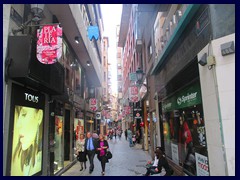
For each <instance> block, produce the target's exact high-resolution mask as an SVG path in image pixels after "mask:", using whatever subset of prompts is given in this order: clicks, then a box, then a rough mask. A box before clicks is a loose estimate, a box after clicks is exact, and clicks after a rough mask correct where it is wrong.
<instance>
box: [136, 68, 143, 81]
mask: <svg viewBox="0 0 240 180" xmlns="http://www.w3.org/2000/svg"><path fill="white" fill-rule="evenodd" d="M143 75H144V73H143V70H142V69H141V68H140V67H139V68H138V70H136V76H137V83H138V84H141V83H142V79H143Z"/></svg>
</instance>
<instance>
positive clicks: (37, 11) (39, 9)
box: [31, 4, 45, 22]
mask: <svg viewBox="0 0 240 180" xmlns="http://www.w3.org/2000/svg"><path fill="white" fill-rule="evenodd" d="M44 6H45V4H31V12H32V13H33V19H32V21H34V22H38V21H40V20H41V19H42V17H43V9H44Z"/></svg>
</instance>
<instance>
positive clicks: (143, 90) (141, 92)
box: [139, 84, 147, 99]
mask: <svg viewBox="0 0 240 180" xmlns="http://www.w3.org/2000/svg"><path fill="white" fill-rule="evenodd" d="M139 94H140V97H141V99H143V98H144V96H145V95H146V94H147V86H146V84H144V85H142V86H141V88H140V90H139Z"/></svg>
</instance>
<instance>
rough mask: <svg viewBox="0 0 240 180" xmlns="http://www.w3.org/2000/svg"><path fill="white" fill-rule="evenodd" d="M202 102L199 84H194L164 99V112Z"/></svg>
mask: <svg viewBox="0 0 240 180" xmlns="http://www.w3.org/2000/svg"><path fill="white" fill-rule="evenodd" d="M201 103H202V97H201V90H200V85H199V84H194V85H192V86H190V87H188V88H186V89H184V90H182V91H180V92H179V93H177V94H176V95H174V96H172V97H170V98H168V99H166V100H164V102H163V105H162V109H163V111H164V112H167V111H173V110H176V109H181V108H185V107H190V106H194V105H197V104H201Z"/></svg>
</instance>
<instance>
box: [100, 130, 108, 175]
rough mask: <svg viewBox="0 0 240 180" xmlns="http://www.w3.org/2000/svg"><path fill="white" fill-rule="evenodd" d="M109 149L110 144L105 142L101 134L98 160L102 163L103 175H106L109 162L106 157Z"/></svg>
mask: <svg viewBox="0 0 240 180" xmlns="http://www.w3.org/2000/svg"><path fill="white" fill-rule="evenodd" d="M108 147H109V146H108V142H107V141H106V140H105V138H104V136H103V134H99V140H98V143H97V154H98V155H97V158H98V160H99V161H100V162H101V166H102V175H104V174H105V165H106V163H107V162H108V158H107V157H106V153H107V149H108Z"/></svg>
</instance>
